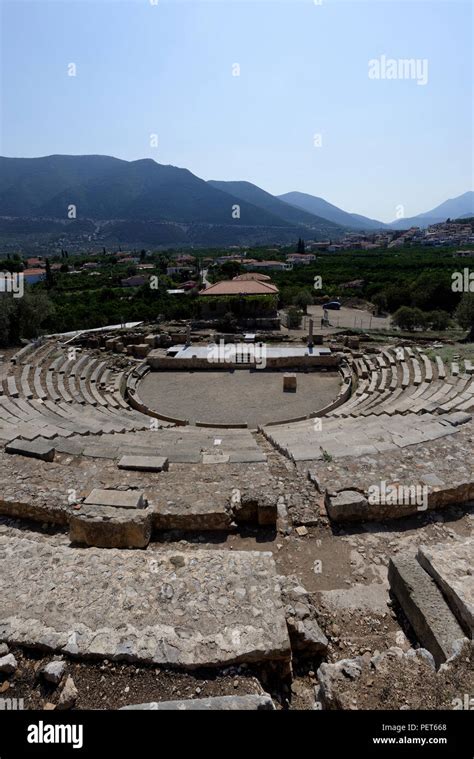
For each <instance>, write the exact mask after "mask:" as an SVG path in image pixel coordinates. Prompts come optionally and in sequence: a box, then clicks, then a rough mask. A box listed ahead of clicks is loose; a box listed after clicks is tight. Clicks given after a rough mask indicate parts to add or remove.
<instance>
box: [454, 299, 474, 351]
mask: <svg viewBox="0 0 474 759" xmlns="http://www.w3.org/2000/svg"><path fill="white" fill-rule="evenodd" d="M455 317H456V319H457V320H458V322H459V324H460V325H461V327H463V329H467V330H469V333H468V335H467V338H466V339H467V340H469V342H474V293H464V295H463V296H462V298H461V300H460V302H459V305H458V307H457V309H456V312H455Z"/></svg>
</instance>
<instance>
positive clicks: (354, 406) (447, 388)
mask: <svg viewBox="0 0 474 759" xmlns="http://www.w3.org/2000/svg"><path fill="white" fill-rule="evenodd" d="M349 362H350V365H351V367H352V371H353V372H354V382H353V385H354V386H355V387H356V390H355V392H354V393H353V395H352V397H351V398H350V399H349V400H348V401H347V402H346V403H344V404H343V405H340V406H339V407H338V408H337V409H334V410H333V411H331V412H329V413H328V415H330V416H334V417H349V416H352V417H355V416H370V415H372V414H375V415H380V414H406V413H409V412H410V413H413V412H414V413H417V414H423V413H432V412H436V413H445V412H447V411H453V410H457V409H459V410H461V411H469V410H470V409H471V408H472V407H473V405H472V402H471V400H472V395H473V388H474V384H473V381H472V375H471V374H470V373H468V371H467V370H466V372H465V373H463V374H461V373H460V371H459V364H457V363H455V364H454V365H452V367H451V372H450V373H449V375H448V373H447V370H446V367H445V365H444V362H443V361H442V359H441V358H440V357H439V356H436V357H435V362H432V361H431V360H430V359H429V358H428V356H427V355H426V354H425V353H423V351H422V350H420V349H417V350H416V351H414V350H413V349H411V348H410V349H407V348H403V352H402V353H400V352H399V350H394V349H392V348H388V349H385V350H383V351H381V352H380V353H379V354H377V355H376V356H375V358H367V359H362V358H359V357H357V358H353V359H352V360H351V359H349ZM469 366H470V363H469V361H468V362H467V369H469Z"/></svg>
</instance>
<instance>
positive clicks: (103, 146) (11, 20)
mask: <svg viewBox="0 0 474 759" xmlns="http://www.w3.org/2000/svg"><path fill="white" fill-rule="evenodd" d="M152 2H153V0H130V1H127V0H120V1H118V2H117V1H115V0H99V1H97V0H95V1H94V0H81V1H80V2H75V1H74V0H54V1H53V2H47V1H45V0H36V1H33V2H30V1H29V0H15V1H14V2H9V1H8V0H2V54H1V57H2V61H1V62H2V70H3V76H2V96H1V105H2V112H1V127H2V139H1V144H0V148H1V150H0V152H1V153H2V154H3V155H8V156H40V155H49V154H51V153H74V154H84V153H104V154H108V155H114V156H117V157H119V158H125V159H128V160H133V159H137V158H143V157H152V158H155V159H156V160H157V161H158V162H160V163H166V164H174V165H176V166H182V167H186V168H188V169H190V170H191V171H192V172H194V173H195V174H197V175H198V176H200V177H202V178H204V179H245V180H248V181H250V182H254V183H256V184H258V185H259V186H260V187H263V188H264V189H266V190H268V191H269V192H272V193H275V194H279V193H283V192H288V191H290V190H300V191H302V192H308V193H311V194H314V195H320V196H322V197H324V198H326V199H327V200H329V201H330V202H332V203H335V204H336V205H338V206H341V207H342V208H344V209H345V210H348V211H353V212H357V213H363V214H365V215H368V216H372V217H374V218H379V219H382V220H383V221H390V220H392V219H393V218H394V217H395V210H396V206H397V205H399V204H402V205H403V206H404V212H405V216H412V215H413V214H416V213H419V212H421V211H424V210H428V209H430V208H431V207H433V206H435V205H437V204H438V203H440V202H442V201H443V200H445V199H446V198H448V197H453V196H455V195H459V194H460V193H462V192H465V191H466V190H468V189H472V184H473V176H472V173H473V163H472V152H473V115H472V71H473V69H472V51H471V46H472V6H471V4H470V3H468V2H458V0H435V1H434V2H432V1H429V0H422V1H421V2H411V0H398V2H388V1H386V0H375V1H372V2H359V1H358V0H351V1H350V2H339V1H338V0H323V3H322V5H316V4H315V3H314V2H313V0H288V1H287V2H284V1H282V2H275V1H274V0H257V1H256V2H252V1H251V0H235V1H232V0H209V1H208V2H201V0H189V1H188V2H186V1H180V0H158V2H157V4H156V5H153V4H152ZM382 55H385V56H387V57H388V58H395V59H397V60H398V59H404V58H415V59H421V60H423V59H427V61H428V82H427V84H426V85H425V86H423V85H421V86H420V85H419V84H417V81H416V80H413V79H395V80H394V79H391V80H389V79H385V80H382V79H379V80H373V79H370V78H369V76H368V69H369V66H368V62H369V60H370V59H374V58H376V59H380V56H382ZM70 63H74V64H76V67H77V75H76V76H75V77H71V76H68V64H70ZM235 63H238V64H239V65H240V76H233V75H232V66H233V64H235ZM150 134H157V135H158V148H153V147H151V145H150ZM315 134H320V135H321V141H322V145H321V147H315V145H314V135H315Z"/></svg>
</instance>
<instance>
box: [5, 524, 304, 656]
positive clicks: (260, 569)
mask: <svg viewBox="0 0 474 759" xmlns="http://www.w3.org/2000/svg"><path fill="white" fill-rule="evenodd" d="M0 640H3V641H6V642H7V643H12V644H19V645H26V646H32V647H38V648H42V649H46V650H50V651H55V652H59V653H66V654H70V655H72V656H80V657H103V658H107V659H114V660H126V661H136V662H144V663H154V664H160V665H170V666H176V667H180V668H197V667H205V666H220V665H226V664H230V663H237V662H272V661H273V662H282V663H285V664H284V665H283V666H286V664H287V663H288V661H289V659H290V641H289V637H288V630H287V626H286V621H285V613H284V608H283V603H282V598H281V589H280V585H279V582H278V579H277V576H276V572H275V564H274V561H273V557H272V555H271V553H269V552H256V551H249V552H243V551H235V552H230V551H221V550H200V549H192V550H187V551H179V550H168V549H163V550H160V551H156V552H153V553H151V552H143V551H126V550H122V551H120V550H116V549H110V550H103V549H97V548H89V549H86V550H85V549H73V548H69V547H67V546H65V545H54V544H53V543H49V542H39V541H34V540H29V539H26V538H17V537H7V536H4V535H0Z"/></svg>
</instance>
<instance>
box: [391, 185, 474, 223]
mask: <svg viewBox="0 0 474 759" xmlns="http://www.w3.org/2000/svg"><path fill="white" fill-rule="evenodd" d="M462 216H465V217H470V216H474V192H473V191H472V190H469V191H468V192H464V193H463V194H462V195H458V196H457V197H456V198H450V199H449V200H445V201H444V203H441V204H440V205H439V206H436V208H433V209H432V210H431V211H425V213H421V214H418V216H410V217H409V218H407V219H396V220H395V221H392V223H391V224H390V226H391V227H393V228H395V229H408V228H409V227H429V225H430V224H439V223H440V222H443V221H446V219H457V218H460V217H462Z"/></svg>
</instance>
